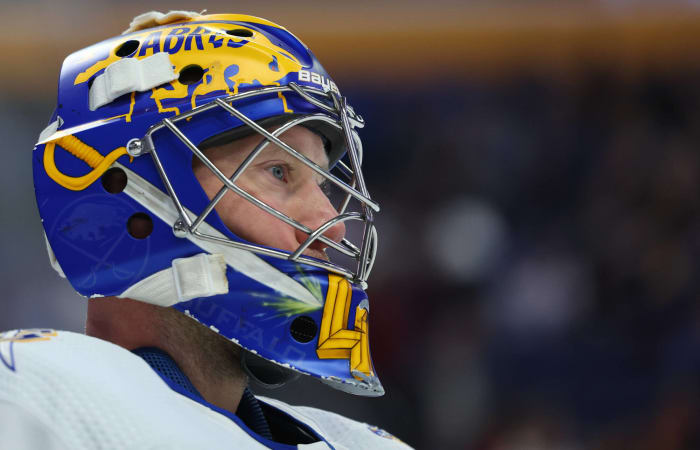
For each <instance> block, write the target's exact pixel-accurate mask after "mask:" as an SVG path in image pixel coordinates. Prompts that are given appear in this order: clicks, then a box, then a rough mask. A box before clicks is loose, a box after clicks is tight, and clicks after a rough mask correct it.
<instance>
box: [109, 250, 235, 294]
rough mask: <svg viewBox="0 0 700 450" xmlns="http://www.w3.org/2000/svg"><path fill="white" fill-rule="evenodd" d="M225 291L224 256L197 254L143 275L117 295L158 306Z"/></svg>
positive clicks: (226, 282)
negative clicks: (151, 273) (144, 276)
mask: <svg viewBox="0 0 700 450" xmlns="http://www.w3.org/2000/svg"><path fill="white" fill-rule="evenodd" d="M226 293H228V279H227V278H226V261H225V260H224V256H223V255H210V254H207V253H200V254H198V255H195V256H191V257H189V258H179V259H174V260H173V263H172V266H171V267H170V268H168V269H165V270H161V271H160V272H156V273H154V274H153V275H151V276H149V277H147V278H144V279H143V280H141V281H139V282H138V283H136V284H134V285H132V286H131V287H129V289H127V290H126V291H124V292H122V294H121V295H119V297H121V298H131V299H134V300H139V301H142V302H145V303H150V304H152V305H157V306H172V305H174V304H176V303H180V302H185V301H187V300H192V299H193V298H197V297H211V296H212V295H218V294H226Z"/></svg>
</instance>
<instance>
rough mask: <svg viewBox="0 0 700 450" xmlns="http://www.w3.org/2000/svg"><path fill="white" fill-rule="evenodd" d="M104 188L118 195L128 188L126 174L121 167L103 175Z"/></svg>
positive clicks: (113, 168)
mask: <svg viewBox="0 0 700 450" xmlns="http://www.w3.org/2000/svg"><path fill="white" fill-rule="evenodd" d="M102 187H103V188H104V189H105V191H107V192H109V193H110V194H118V193H120V192H121V191H123V190H124V188H125V187H126V173H124V171H123V170H122V169H120V168H119V167H112V168H111V169H109V170H108V171H107V172H105V173H104V175H102Z"/></svg>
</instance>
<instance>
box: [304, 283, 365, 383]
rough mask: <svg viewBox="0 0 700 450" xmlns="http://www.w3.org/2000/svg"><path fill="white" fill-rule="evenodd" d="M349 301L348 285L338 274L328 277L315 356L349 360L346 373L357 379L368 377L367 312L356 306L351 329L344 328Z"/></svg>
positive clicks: (349, 289)
mask: <svg viewBox="0 0 700 450" xmlns="http://www.w3.org/2000/svg"><path fill="white" fill-rule="evenodd" d="M351 298H352V287H351V286H350V282H348V280H346V279H345V278H343V277H340V276H338V275H328V293H327V294H326V304H325V306H324V307H323V318H322V320H321V332H320V333H319V337H318V348H317V349H316V354H317V355H318V357H319V358H321V359H349V360H350V372H351V373H352V374H353V377H355V378H356V379H358V380H361V379H362V377H361V376H360V373H363V374H365V375H366V376H370V375H372V366H371V363H370V358H369V337H368V323H367V319H368V314H369V312H368V307H367V306H365V305H362V304H360V305H359V306H358V307H357V308H355V329H354V330H349V329H346V328H345V326H346V324H347V323H348V316H349V314H350V299H351Z"/></svg>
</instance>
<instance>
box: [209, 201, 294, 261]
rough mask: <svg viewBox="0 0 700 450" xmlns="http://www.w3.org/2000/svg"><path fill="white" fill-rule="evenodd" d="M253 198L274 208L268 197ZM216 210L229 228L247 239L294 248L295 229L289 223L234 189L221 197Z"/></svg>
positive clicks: (277, 246)
mask: <svg viewBox="0 0 700 450" xmlns="http://www.w3.org/2000/svg"><path fill="white" fill-rule="evenodd" d="M251 194H254V193H252V192H251ZM256 197H257V198H259V199H260V200H262V201H265V203H267V204H269V205H270V206H272V207H277V205H274V204H272V202H270V201H269V200H268V199H264V198H260V197H258V196H256ZM216 212H217V213H218V214H219V217H221V220H222V221H223V222H224V224H225V225H226V226H227V227H228V229H229V230H231V231H232V232H233V233H234V234H235V235H237V236H239V237H241V238H243V239H245V240H247V241H250V242H253V243H257V244H261V245H265V246H269V247H275V248H280V249H283V250H293V248H292V247H294V248H296V246H295V243H296V240H294V239H295V237H294V236H295V235H294V231H293V229H292V228H291V227H290V226H288V225H287V224H285V223H283V222H282V221H281V220H279V219H277V218H276V217H274V216H273V215H272V214H269V213H268V212H266V211H263V210H262V209H260V208H258V207H257V206H255V205H253V204H252V203H250V202H249V201H247V200H246V199H244V198H242V197H240V196H239V195H237V194H235V193H233V192H229V193H227V194H226V195H225V196H224V197H223V198H222V199H221V201H220V202H219V203H218V204H217V206H216Z"/></svg>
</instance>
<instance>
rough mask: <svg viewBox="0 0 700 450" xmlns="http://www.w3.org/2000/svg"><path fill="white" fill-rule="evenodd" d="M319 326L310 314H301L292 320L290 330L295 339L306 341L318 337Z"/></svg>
mask: <svg viewBox="0 0 700 450" xmlns="http://www.w3.org/2000/svg"><path fill="white" fill-rule="evenodd" d="M317 331H318V327H317V326H316V322H315V321H314V319H312V318H311V317H309V316H299V317H297V318H296V319H294V320H293V321H292V324H291V325H290V328H289V332H290V333H291V334H292V337H293V338H294V340H295V341H297V342H301V343H305V342H309V341H311V340H312V339H313V338H315V337H316V332H317Z"/></svg>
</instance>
